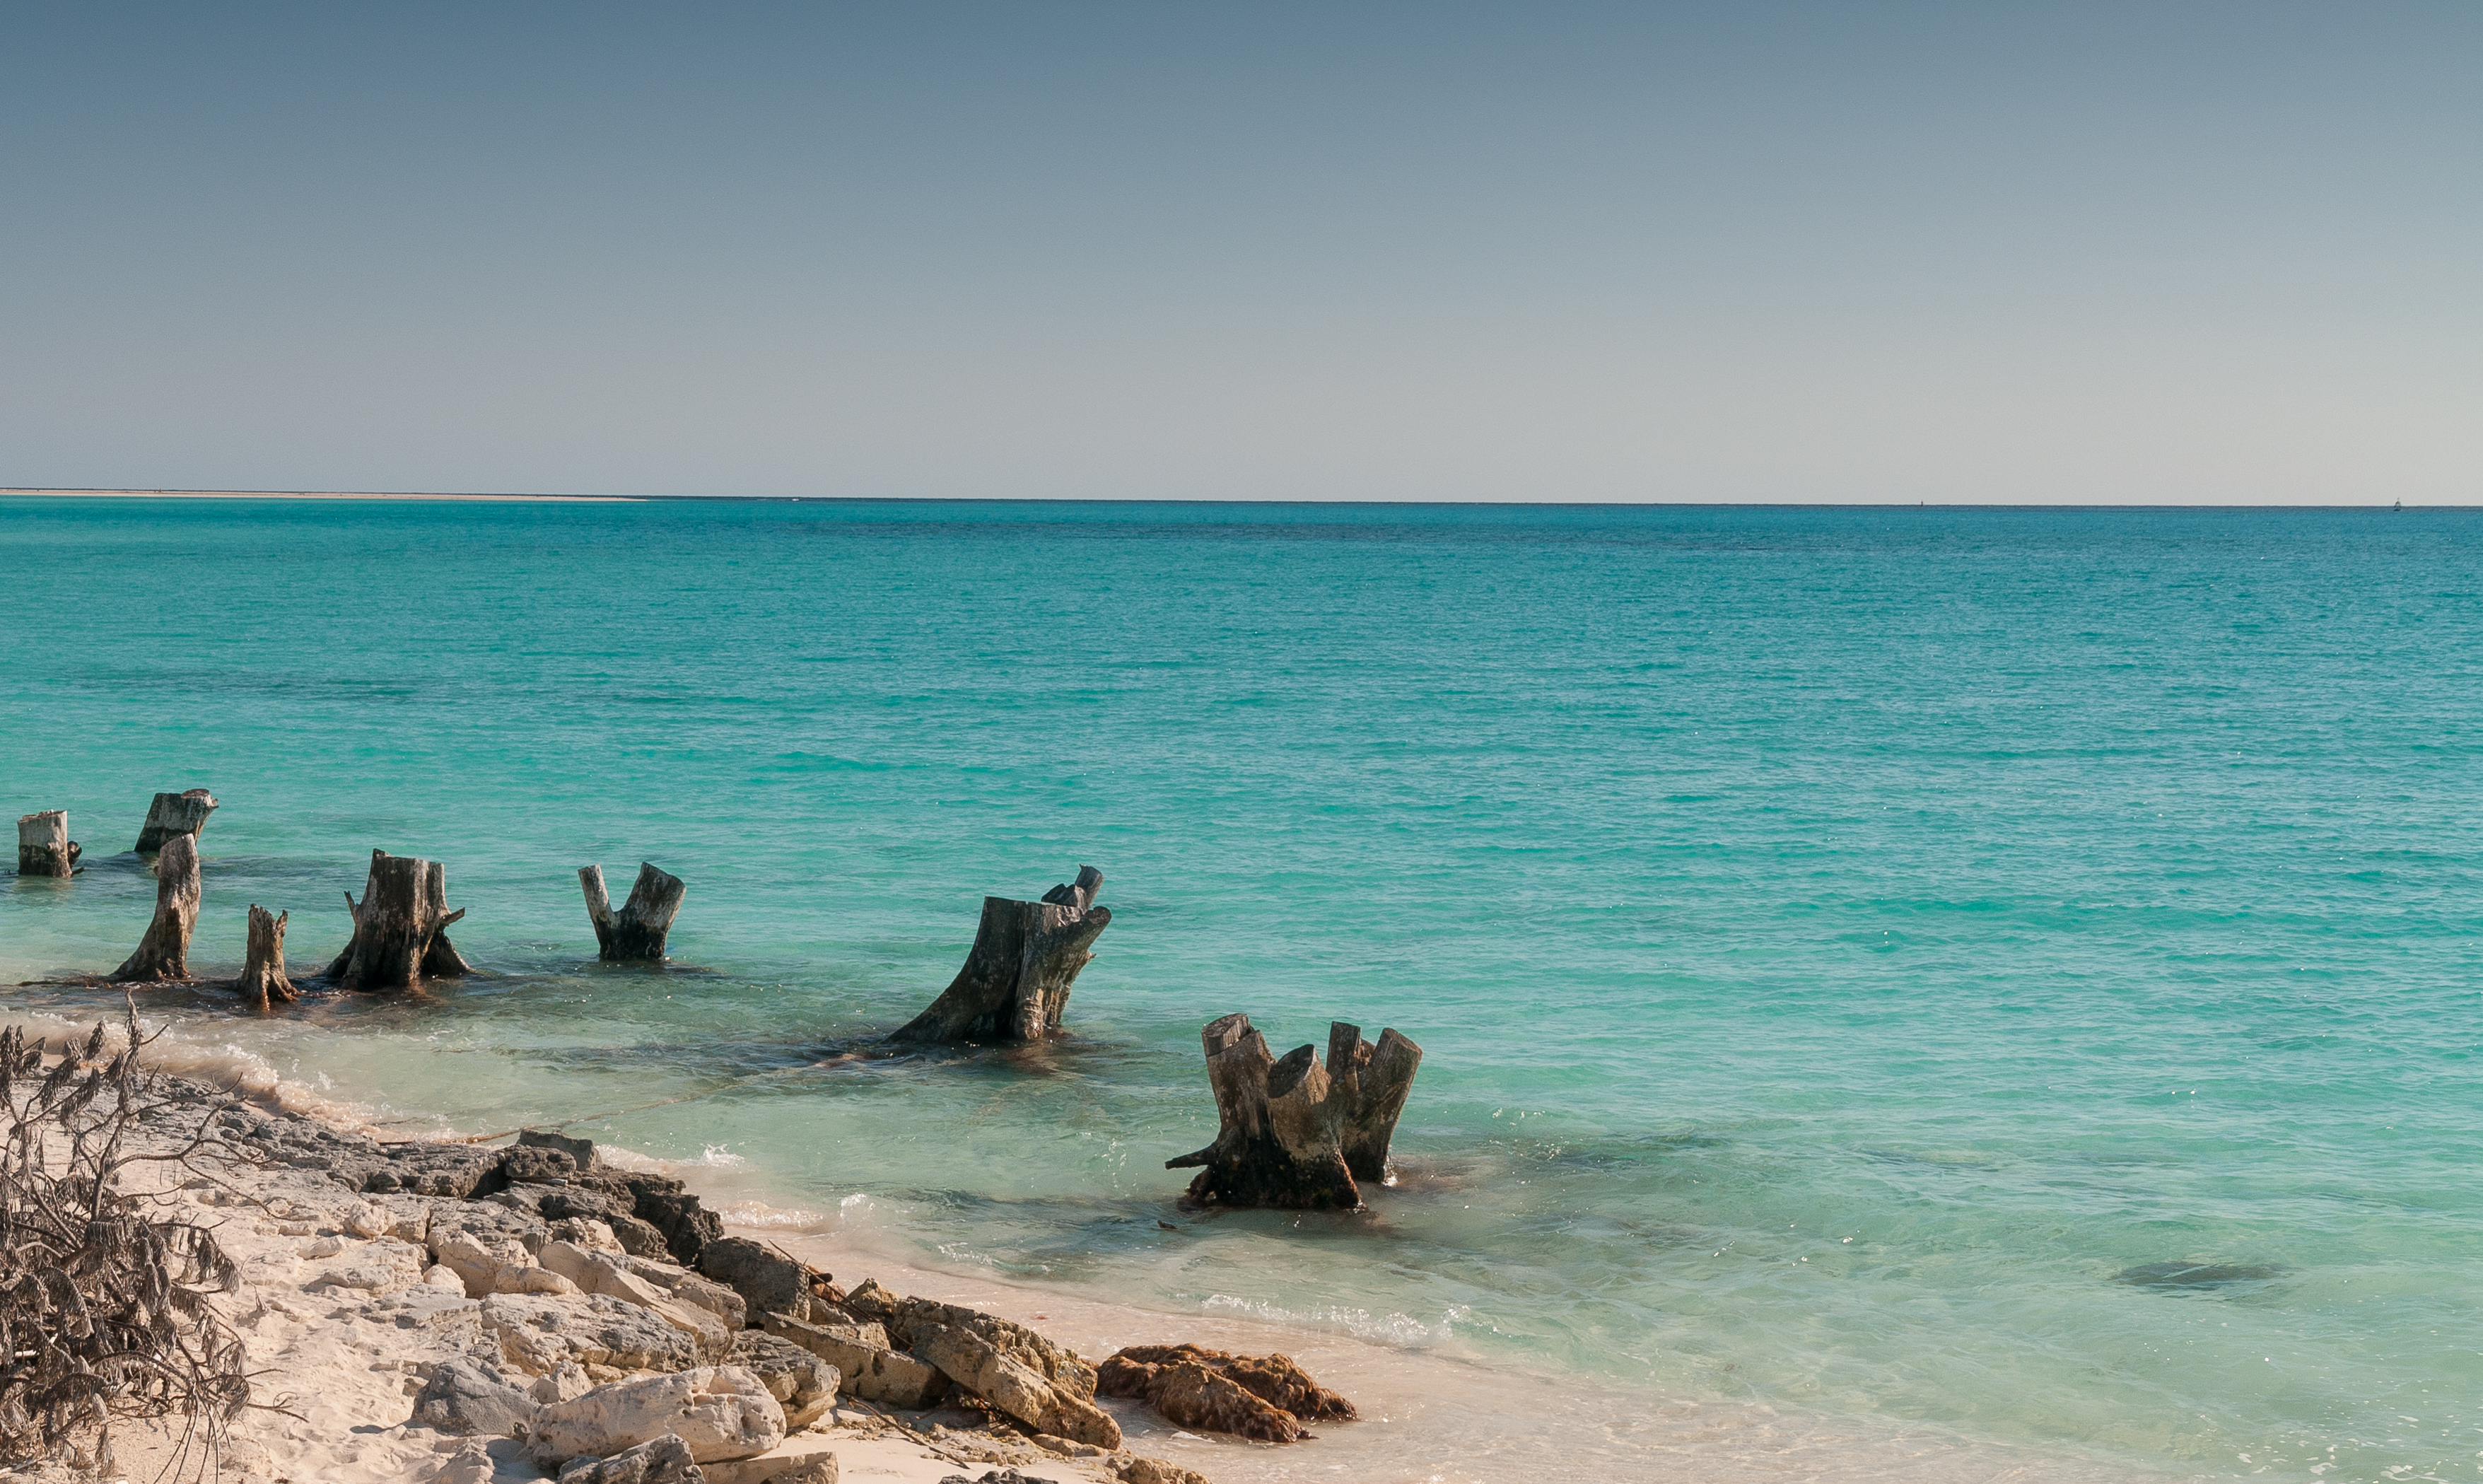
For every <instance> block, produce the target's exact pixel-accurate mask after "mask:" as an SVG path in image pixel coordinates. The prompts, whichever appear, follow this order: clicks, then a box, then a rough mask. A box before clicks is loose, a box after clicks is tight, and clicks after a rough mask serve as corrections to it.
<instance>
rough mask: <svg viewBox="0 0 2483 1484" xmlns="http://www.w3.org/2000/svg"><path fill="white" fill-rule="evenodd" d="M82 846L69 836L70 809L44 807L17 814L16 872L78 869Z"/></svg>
mask: <svg viewBox="0 0 2483 1484" xmlns="http://www.w3.org/2000/svg"><path fill="white" fill-rule="evenodd" d="M82 854H84V850H83V847H81V846H80V845H79V844H78V842H77V841H75V840H73V839H70V838H69V811H68V810H67V809H43V810H41V811H40V812H38V813H33V814H20V815H18V816H17V874H18V875H20V876H67V875H70V874H72V873H73V872H75V871H76V870H77V858H78V857H79V856H80V855H82Z"/></svg>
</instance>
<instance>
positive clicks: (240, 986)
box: [233, 902, 302, 1010]
mask: <svg viewBox="0 0 2483 1484" xmlns="http://www.w3.org/2000/svg"><path fill="white" fill-rule="evenodd" d="M292 915H293V914H291V913H279V914H276V915H274V916H270V915H268V912H267V909H266V908H264V907H261V906H259V905H258V904H257V903H256V902H253V903H251V904H250V946H249V948H248V949H247V950H246V952H245V954H244V957H243V959H242V969H241V978H240V979H239V980H238V981H236V982H235V984H234V986H233V987H234V988H235V989H237V990H239V991H240V992H241V997H242V999H243V1001H244V1002H246V1003H248V1004H250V1005H251V1006H253V1007H254V1008H256V1009H260V1010H264V1009H266V1008H267V1007H268V1003H269V1002H270V1001H274V1002H276V1003H278V1004H291V1003H292V1002H293V1001H294V1000H297V999H299V998H301V997H302V996H301V995H300V994H298V993H297V992H296V991H295V990H294V988H293V981H292V980H290V979H288V978H286V977H285V976H284V923H285V919H286V918H288V917H290V916H292Z"/></svg>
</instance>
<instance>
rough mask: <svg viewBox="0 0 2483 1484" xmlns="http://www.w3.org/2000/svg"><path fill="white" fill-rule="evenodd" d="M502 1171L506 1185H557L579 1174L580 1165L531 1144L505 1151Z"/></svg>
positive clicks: (570, 1159) (501, 1179)
mask: <svg viewBox="0 0 2483 1484" xmlns="http://www.w3.org/2000/svg"><path fill="white" fill-rule="evenodd" d="M499 1169H500V1181H501V1183H502V1184H505V1185H557V1184H559V1183H560V1182H561V1181H563V1180H565V1179H569V1178H570V1177H571V1176H573V1175H575V1174H577V1173H578V1169H577V1161H576V1160H574V1159H572V1158H571V1157H569V1155H568V1154H567V1153H564V1152H562V1151H560V1150H556V1149H537V1148H535V1147H534V1146H532V1145H528V1144H521V1145H519V1146H517V1147H516V1148H515V1149H505V1150H502V1151H501V1152H500V1166H499Z"/></svg>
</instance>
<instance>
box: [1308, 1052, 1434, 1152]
mask: <svg viewBox="0 0 2483 1484" xmlns="http://www.w3.org/2000/svg"><path fill="white" fill-rule="evenodd" d="M1422 1065H1423V1048H1422V1047H1418V1046H1416V1045H1415V1044H1414V1043H1413V1042H1411V1041H1408V1040H1406V1039H1405V1038H1404V1037H1403V1036H1401V1035H1399V1034H1397V1033H1396V1032H1395V1031H1393V1030H1383V1031H1381V1032H1380V1033H1379V1045H1377V1046H1376V1047H1375V1046H1373V1045H1372V1044H1371V1043H1370V1042H1368V1041H1365V1040H1363V1039H1362V1027H1361V1026H1359V1025H1348V1024H1346V1023H1345V1022H1344V1021H1343V1020H1338V1021H1336V1022H1334V1023H1333V1024H1331V1025H1329V1026H1328V1028H1327V1077H1328V1094H1327V1097H1328V1101H1330V1102H1331V1103H1334V1104H1336V1107H1337V1120H1338V1121H1337V1143H1338V1145H1339V1147H1340V1148H1341V1149H1342V1150H1343V1151H1344V1153H1345V1167H1346V1168H1347V1169H1348V1170H1351V1171H1352V1172H1353V1178H1354V1179H1357V1180H1363V1181H1371V1182H1375V1183H1378V1184H1383V1185H1384V1184H1386V1183H1387V1182H1388V1142H1389V1141H1390V1140H1391V1139H1394V1138H1395V1137H1396V1136H1397V1116H1398V1115H1399V1114H1401V1113H1402V1112H1404V1111H1405V1098H1406V1095H1408V1094H1410V1093H1411V1092H1413V1091H1414V1073H1415V1072H1416V1070H1417V1069H1419V1068H1420V1067H1421V1066H1422Z"/></svg>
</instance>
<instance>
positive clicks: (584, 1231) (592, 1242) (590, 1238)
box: [551, 1216, 629, 1253]
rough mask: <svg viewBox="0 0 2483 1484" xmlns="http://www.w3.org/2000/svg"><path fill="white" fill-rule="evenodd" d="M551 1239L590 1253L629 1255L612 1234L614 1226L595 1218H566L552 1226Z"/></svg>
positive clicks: (617, 1238) (618, 1239) (619, 1240)
mask: <svg viewBox="0 0 2483 1484" xmlns="http://www.w3.org/2000/svg"><path fill="white" fill-rule="evenodd" d="M551 1239H552V1240H553V1241H555V1242H567V1243H569V1244H570V1245H571V1246H572V1247H582V1248H584V1249H586V1250H587V1251H588V1252H618V1253H627V1251H628V1250H629V1249H627V1248H626V1247H624V1246H622V1245H621V1239H620V1238H619V1237H617V1236H614V1235H613V1234H612V1225H611V1223H609V1222H607V1221H603V1220H601V1219H599V1218H597V1217H593V1216H564V1217H562V1218H561V1219H560V1220H558V1221H555V1222H553V1223H552V1224H551Z"/></svg>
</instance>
